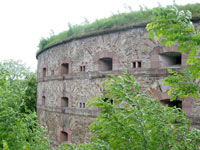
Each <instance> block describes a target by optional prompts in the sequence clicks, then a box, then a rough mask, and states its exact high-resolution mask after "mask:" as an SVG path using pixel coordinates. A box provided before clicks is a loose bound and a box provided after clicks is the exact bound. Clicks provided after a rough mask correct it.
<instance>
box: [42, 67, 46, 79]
mask: <svg viewBox="0 0 200 150" xmlns="http://www.w3.org/2000/svg"><path fill="white" fill-rule="evenodd" d="M46 76H47V68H43V69H42V77H43V78H45V77H46Z"/></svg>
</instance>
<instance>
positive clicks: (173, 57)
mask: <svg viewBox="0 0 200 150" xmlns="http://www.w3.org/2000/svg"><path fill="white" fill-rule="evenodd" d="M159 56H160V62H161V67H176V66H177V67H179V66H181V53H179V52H166V53H162V54H160V55H159Z"/></svg>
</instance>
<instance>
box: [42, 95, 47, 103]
mask: <svg viewBox="0 0 200 150" xmlns="http://www.w3.org/2000/svg"><path fill="white" fill-rule="evenodd" d="M45 103H46V97H45V96H42V105H45Z"/></svg>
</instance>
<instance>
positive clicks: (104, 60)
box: [37, 24, 200, 145]
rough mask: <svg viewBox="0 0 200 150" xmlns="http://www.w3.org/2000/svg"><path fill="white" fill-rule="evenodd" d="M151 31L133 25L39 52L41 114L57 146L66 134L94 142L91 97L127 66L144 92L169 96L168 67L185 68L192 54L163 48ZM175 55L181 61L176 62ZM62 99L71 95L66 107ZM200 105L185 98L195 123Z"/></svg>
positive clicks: (184, 105)
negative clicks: (102, 83) (152, 36)
mask: <svg viewBox="0 0 200 150" xmlns="http://www.w3.org/2000/svg"><path fill="white" fill-rule="evenodd" d="M196 25H198V27H200V26H199V24H196ZM147 34H148V33H147V31H146V30H145V29H144V28H143V27H137V28H134V27H133V28H132V29H128V30H125V31H116V32H114V33H109V34H103V35H97V36H91V37H87V38H83V39H79V40H73V41H71V42H66V43H62V44H60V45H56V46H54V47H51V48H49V49H48V50H46V51H44V52H42V53H40V54H39V56H38V89H37V113H38V117H39V121H40V123H41V124H43V125H45V126H47V128H48V135H49V137H50V139H51V142H52V144H55V145H58V144H59V143H60V142H62V141H63V139H64V138H63V135H62V134H61V133H63V132H65V133H67V140H68V141H70V142H72V143H82V142H87V141H89V138H88V137H89V136H88V135H89V130H88V126H89V124H91V122H92V119H91V118H95V116H96V114H97V113H98V110H97V109H94V108H88V106H87V104H86V100H88V99H90V98H92V97H94V96H98V94H99V92H101V91H103V89H101V88H100V86H99V85H100V84H101V82H102V81H103V80H104V77H105V76H106V75H107V74H110V73H112V74H115V75H119V74H122V73H123V71H125V70H126V71H127V72H128V73H131V74H134V75H135V77H136V79H137V81H138V82H139V83H140V84H141V89H142V91H144V92H146V93H147V94H149V95H150V96H153V97H158V99H159V100H162V99H168V98H169V97H168V96H167V94H166V93H167V90H168V88H167V87H165V86H163V85H162V84H161V79H163V78H164V77H166V76H167V75H168V73H167V69H168V68H173V69H175V70H177V69H180V68H182V67H185V61H186V58H187V54H182V55H180V54H177V53H174V52H176V47H172V48H166V47H162V46H160V44H159V42H157V41H155V40H152V39H148V38H147ZM172 54H173V55H172ZM179 55H180V56H179ZM175 57H176V59H177V60H178V62H175V63H173V64H172V65H171V64H170V63H172V62H171V59H174V58H175ZM169 64H170V65H169ZM63 97H64V98H67V105H66V106H65V107H63V105H64V104H62V103H63V102H62V98H63ZM198 104H200V102H199V101H195V102H193V101H192V100H188V101H187V100H182V109H183V110H184V111H185V112H186V114H187V115H188V116H189V117H190V118H195V117H196V118H197V119H196V124H199V122H198V120H199V119H198V115H196V114H199V113H200V109H199V107H198ZM199 106H200V105H199ZM194 122H195V121H194Z"/></svg>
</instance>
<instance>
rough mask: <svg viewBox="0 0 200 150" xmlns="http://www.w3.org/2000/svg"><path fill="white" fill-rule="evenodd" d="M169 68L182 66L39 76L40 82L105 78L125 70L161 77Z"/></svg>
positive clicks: (144, 75) (165, 74)
mask: <svg viewBox="0 0 200 150" xmlns="http://www.w3.org/2000/svg"><path fill="white" fill-rule="evenodd" d="M168 69H172V70H174V71H178V72H179V71H180V69H183V67H182V68H160V69H158V68H151V69H131V70H130V69H129V70H113V71H93V72H77V73H71V74H65V75H54V76H47V77H45V78H44V79H42V78H38V82H48V81H52V80H74V79H88V80H92V79H97V78H105V77H106V76H108V75H109V74H113V75H122V74H123V73H124V72H127V73H129V74H132V75H134V76H136V77H137V76H143V77H161V76H164V77H165V76H168V75H169V73H168Z"/></svg>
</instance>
